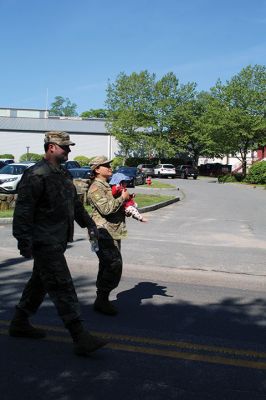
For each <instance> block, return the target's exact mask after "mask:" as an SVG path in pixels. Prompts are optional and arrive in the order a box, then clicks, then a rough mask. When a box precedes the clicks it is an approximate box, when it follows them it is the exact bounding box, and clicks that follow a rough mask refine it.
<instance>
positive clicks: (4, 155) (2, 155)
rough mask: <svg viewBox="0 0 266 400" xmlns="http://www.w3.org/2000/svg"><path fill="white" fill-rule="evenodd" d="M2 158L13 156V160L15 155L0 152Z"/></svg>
mask: <svg viewBox="0 0 266 400" xmlns="http://www.w3.org/2000/svg"><path fill="white" fill-rule="evenodd" d="M0 158H13V160H14V158H15V157H14V156H13V154H0Z"/></svg>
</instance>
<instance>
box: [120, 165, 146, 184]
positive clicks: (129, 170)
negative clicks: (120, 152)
mask: <svg viewBox="0 0 266 400" xmlns="http://www.w3.org/2000/svg"><path fill="white" fill-rule="evenodd" d="M115 172H121V173H123V174H124V175H126V176H128V177H129V178H130V180H128V181H126V182H127V186H128V187H135V185H143V184H144V183H145V175H144V174H143V173H142V172H141V171H140V169H139V168H137V167H125V166H124V167H119V168H118V169H116V170H115Z"/></svg>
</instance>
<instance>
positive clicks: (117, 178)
mask: <svg viewBox="0 0 266 400" xmlns="http://www.w3.org/2000/svg"><path fill="white" fill-rule="evenodd" d="M130 180H131V178H130V177H129V176H127V175H125V174H122V173H121V172H116V173H115V174H113V176H112V178H111V180H110V181H109V184H110V185H119V183H121V182H122V181H130Z"/></svg>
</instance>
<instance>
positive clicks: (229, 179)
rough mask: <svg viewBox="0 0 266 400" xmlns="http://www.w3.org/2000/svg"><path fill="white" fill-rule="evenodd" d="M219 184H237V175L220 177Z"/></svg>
mask: <svg viewBox="0 0 266 400" xmlns="http://www.w3.org/2000/svg"><path fill="white" fill-rule="evenodd" d="M218 182H220V183H226V182H237V179H236V177H235V175H220V176H218Z"/></svg>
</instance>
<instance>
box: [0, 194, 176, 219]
mask: <svg viewBox="0 0 266 400" xmlns="http://www.w3.org/2000/svg"><path fill="white" fill-rule="evenodd" d="M174 197H175V196H161V195H153V194H150V195H148V194H137V195H136V197H135V200H136V203H137V204H138V207H139V208H141V207H145V206H150V205H152V204H157V203H160V202H162V201H167V200H171V199H173V198H174ZM86 209H87V210H88V212H91V207H90V206H86ZM10 217H13V210H6V211H0V218H10Z"/></svg>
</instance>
